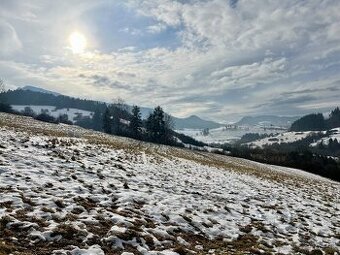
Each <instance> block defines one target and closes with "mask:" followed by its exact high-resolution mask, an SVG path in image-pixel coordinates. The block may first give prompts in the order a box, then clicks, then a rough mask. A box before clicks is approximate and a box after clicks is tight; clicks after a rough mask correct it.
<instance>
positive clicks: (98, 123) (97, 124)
mask: <svg viewBox="0 0 340 255" xmlns="http://www.w3.org/2000/svg"><path fill="white" fill-rule="evenodd" d="M92 125H93V129H94V130H97V131H102V130H103V113H102V111H101V109H100V108H99V107H97V108H96V110H95V111H94V114H93V117H92Z"/></svg>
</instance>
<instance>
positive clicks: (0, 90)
mask: <svg viewBox="0 0 340 255" xmlns="http://www.w3.org/2000/svg"><path fill="white" fill-rule="evenodd" d="M5 92H6V88H5V82H4V80H2V79H0V95H1V94H2V95H1V98H0V112H7V113H13V109H12V106H11V105H9V104H8V103H7V97H6V95H5V94H6V93H5Z"/></svg>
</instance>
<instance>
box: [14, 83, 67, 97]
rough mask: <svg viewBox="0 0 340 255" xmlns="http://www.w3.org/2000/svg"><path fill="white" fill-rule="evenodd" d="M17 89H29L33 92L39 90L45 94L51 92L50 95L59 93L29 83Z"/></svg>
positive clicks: (58, 94)
mask: <svg viewBox="0 0 340 255" xmlns="http://www.w3.org/2000/svg"><path fill="white" fill-rule="evenodd" d="M19 89H21V90H29V91H33V92H40V93H45V94H51V95H54V96H60V95H61V94H60V93H58V92H54V91H50V90H47V89H43V88H39V87H35V86H31V85H27V86H24V87H22V88H19Z"/></svg>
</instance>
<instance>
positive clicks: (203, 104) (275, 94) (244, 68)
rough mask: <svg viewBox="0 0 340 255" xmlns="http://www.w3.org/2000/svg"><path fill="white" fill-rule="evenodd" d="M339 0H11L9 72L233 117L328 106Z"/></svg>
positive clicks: (5, 15)
mask: <svg viewBox="0 0 340 255" xmlns="http://www.w3.org/2000/svg"><path fill="white" fill-rule="evenodd" d="M339 10H340V1H339V0H324V1H322V0H310V1H305V0H289V1H278V0H177V1H175V0H124V1H123V0H121V1H120V0H97V1H93V0H61V1H52V0H51V1H46V0H36V1H29V0H1V5H0V77H1V78H2V79H3V80H4V81H5V82H6V84H7V87H8V88H16V87H20V86H24V85H28V84H29V85H35V86H40V87H43V88H45V89H50V90H54V91H57V92H60V93H63V94H66V95H70V96H77V97H82V98H90V99H96V100H105V101H112V100H113V99H114V98H118V97H120V98H122V99H124V100H125V101H126V102H128V103H130V104H138V105H142V106H146V107H153V106H156V105H161V106H163V107H164V109H165V110H166V111H168V112H170V113H172V114H173V115H175V116H180V117H185V116H189V115H191V114H197V115H199V116H201V117H204V118H207V119H212V120H218V121H232V120H237V119H238V118H240V117H241V116H244V115H258V114H277V115H300V114H305V113H309V112H316V111H322V112H325V111H328V110H329V109H331V108H333V107H335V106H336V105H339V97H340V72H339V70H340V15H339Z"/></svg>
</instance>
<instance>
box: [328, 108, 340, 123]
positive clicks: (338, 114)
mask: <svg viewBox="0 0 340 255" xmlns="http://www.w3.org/2000/svg"><path fill="white" fill-rule="evenodd" d="M328 125H329V127H330V128H337V127H340V109H339V107H336V108H335V109H334V110H333V111H331V114H330V115H329V119H328Z"/></svg>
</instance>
